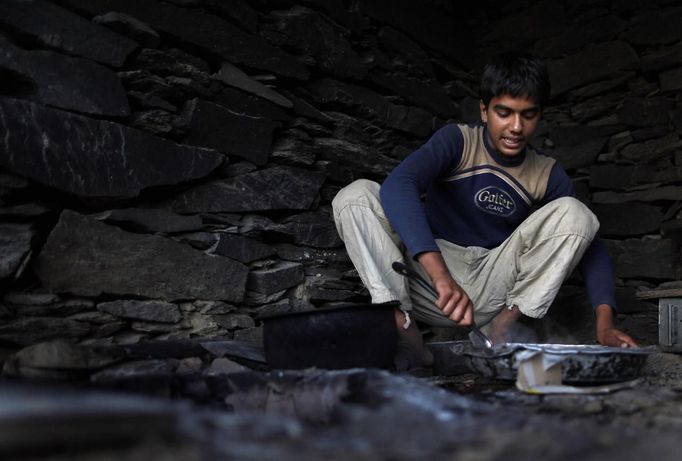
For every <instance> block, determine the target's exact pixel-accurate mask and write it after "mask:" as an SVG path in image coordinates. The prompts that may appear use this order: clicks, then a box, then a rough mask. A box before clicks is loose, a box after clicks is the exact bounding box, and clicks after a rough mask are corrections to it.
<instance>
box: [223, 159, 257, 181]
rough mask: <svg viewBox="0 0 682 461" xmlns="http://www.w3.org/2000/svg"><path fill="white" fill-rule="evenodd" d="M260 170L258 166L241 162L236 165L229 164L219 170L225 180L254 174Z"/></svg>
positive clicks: (235, 163)
mask: <svg viewBox="0 0 682 461" xmlns="http://www.w3.org/2000/svg"><path fill="white" fill-rule="evenodd" d="M257 169H258V167H257V166H256V165H254V164H253V163H251V162H245V161H239V162H234V163H227V164H225V165H223V166H222V167H221V168H219V169H218V171H219V172H220V175H221V176H222V177H224V178H233V177H235V176H241V175H244V174H247V173H251V172H254V171H256V170H257Z"/></svg>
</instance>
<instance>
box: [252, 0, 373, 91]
mask: <svg viewBox="0 0 682 461" xmlns="http://www.w3.org/2000/svg"><path fill="white" fill-rule="evenodd" d="M269 20H270V21H271V22H272V24H263V25H262V26H261V35H263V36H264V37H265V38H266V39H268V40H269V41H270V42H272V43H274V44H276V45H277V46H278V47H281V48H285V49H293V50H295V51H296V53H297V54H300V55H302V56H305V57H309V58H311V59H312V60H313V61H314V62H315V64H316V66H317V67H319V68H320V69H321V70H322V71H323V72H325V73H328V74H331V75H333V76H335V77H339V78H355V79H358V80H360V79H362V78H363V77H364V76H365V74H366V73H367V65H366V64H365V63H364V62H363V60H362V58H361V57H360V55H358V54H357V53H356V52H355V51H354V50H353V48H352V47H351V44H350V42H349V41H348V40H347V39H346V38H345V37H344V36H343V35H342V33H341V30H340V29H339V28H337V27H334V26H333V25H332V24H331V23H329V22H328V21H326V20H325V19H324V18H323V17H322V16H321V15H319V14H318V13H316V12H315V11H313V10H311V9H309V8H306V7H303V6H298V5H297V6H294V7H293V8H291V9H289V10H286V11H273V12H271V13H270V15H269Z"/></svg>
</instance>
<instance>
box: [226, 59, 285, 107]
mask: <svg viewBox="0 0 682 461" xmlns="http://www.w3.org/2000/svg"><path fill="white" fill-rule="evenodd" d="M216 77H217V78H218V79H219V80H220V81H222V82H223V83H226V84H227V85H230V86H233V87H235V88H239V89H240V90H243V91H246V92H247V93H252V94H254V95H256V96H258V97H260V98H263V99H265V100H268V101H270V102H272V103H274V104H277V105H278V106H282V107H284V108H287V109H291V108H292V107H293V106H294V105H293V103H292V102H291V101H289V100H288V99H287V98H285V97H284V96H282V95H281V94H279V93H278V92H276V91H275V90H273V89H272V88H270V87H267V86H265V85H263V84H262V83H260V82H259V81H258V80H254V79H252V78H251V77H249V76H248V75H246V74H245V73H244V71H242V70H241V69H240V68H238V67H237V66H234V65H232V64H230V63H229V62H225V61H223V63H222V64H221V66H220V70H219V71H218V74H217V75H216Z"/></svg>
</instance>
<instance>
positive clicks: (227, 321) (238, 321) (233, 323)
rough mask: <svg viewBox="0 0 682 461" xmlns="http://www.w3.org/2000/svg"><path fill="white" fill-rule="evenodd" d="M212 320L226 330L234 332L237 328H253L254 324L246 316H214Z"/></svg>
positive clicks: (250, 318)
mask: <svg viewBox="0 0 682 461" xmlns="http://www.w3.org/2000/svg"><path fill="white" fill-rule="evenodd" d="M213 320H215V321H216V322H218V325H220V326H221V327H223V328H225V329H226V330H235V329H238V328H253V327H255V326H256V322H255V321H254V320H253V318H252V317H250V316H248V315H246V314H225V315H214V316H213Z"/></svg>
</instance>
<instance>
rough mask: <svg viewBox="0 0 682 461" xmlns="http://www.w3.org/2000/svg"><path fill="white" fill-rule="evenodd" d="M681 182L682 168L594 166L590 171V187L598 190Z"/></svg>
mask: <svg viewBox="0 0 682 461" xmlns="http://www.w3.org/2000/svg"><path fill="white" fill-rule="evenodd" d="M680 180H682V167H672V168H671V167H665V168H662V169H658V168H656V167H654V166H651V165H647V164H639V165H612V164H610V165H594V166H593V167H592V168H591V169H590V187H594V188H598V189H620V190H622V189H628V188H632V187H633V186H639V185H643V184H655V183H663V184H665V183H672V182H678V181H680Z"/></svg>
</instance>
